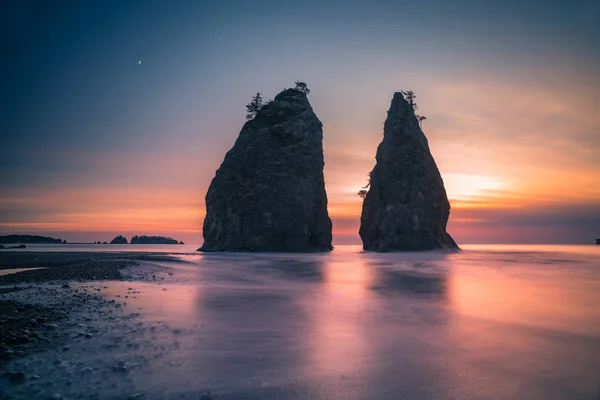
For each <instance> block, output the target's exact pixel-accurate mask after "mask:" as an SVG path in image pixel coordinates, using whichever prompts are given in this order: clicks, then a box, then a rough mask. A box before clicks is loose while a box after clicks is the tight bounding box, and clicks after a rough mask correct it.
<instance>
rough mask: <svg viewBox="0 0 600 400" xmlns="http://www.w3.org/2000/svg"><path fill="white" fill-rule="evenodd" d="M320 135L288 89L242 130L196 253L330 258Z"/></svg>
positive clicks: (213, 188) (302, 102) (305, 105)
mask: <svg viewBox="0 0 600 400" xmlns="http://www.w3.org/2000/svg"><path fill="white" fill-rule="evenodd" d="M323 166H324V161H323V129H322V124H321V121H319V119H318V118H317V116H316V115H315V113H314V112H313V110H312V107H311V106H310V103H309V102H308V98H307V97H306V94H304V93H303V92H301V91H298V90H295V89H286V90H284V91H283V92H281V93H279V94H278V95H277V96H276V97H275V100H273V101H272V102H270V103H267V104H266V105H265V106H264V107H263V108H262V109H260V111H259V112H258V113H257V114H256V116H255V117H254V119H252V120H250V121H248V122H246V124H245V125H244V127H243V128H242V131H241V132H240V135H239V137H238V139H237V141H236V142H235V145H234V146H233V148H232V149H231V150H229V152H227V154H226V155H225V160H224V161H223V163H222V164H221V167H220V168H219V169H218V170H217V173H216V176H215V177H214V179H213V180H212V182H211V184H210V187H209V188H208V192H207V193H206V218H205V220H204V227H203V236H204V244H203V245H202V247H201V248H200V249H199V250H200V251H282V252H314V251H329V250H332V249H333V247H332V246H331V220H330V219H329V215H328V213H327V194H326V193H325V180H324V177H323Z"/></svg>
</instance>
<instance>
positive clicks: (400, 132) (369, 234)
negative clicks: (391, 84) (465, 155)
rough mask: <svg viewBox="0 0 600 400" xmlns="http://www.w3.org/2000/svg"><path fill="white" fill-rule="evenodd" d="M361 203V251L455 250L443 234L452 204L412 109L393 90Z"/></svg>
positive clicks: (454, 246) (400, 94)
mask: <svg viewBox="0 0 600 400" xmlns="http://www.w3.org/2000/svg"><path fill="white" fill-rule="evenodd" d="M376 160H377V162H376V164H375V168H373V171H371V175H370V189H369V192H368V193H367V194H366V197H365V200H364V202H363V208H362V214H361V217H360V231H359V233H360V237H361V239H362V241H363V248H364V249H365V250H374V251H382V252H383V251H414V250H431V249H439V248H442V249H458V246H457V245H456V243H455V242H454V240H453V239H452V237H450V235H449V234H448V233H447V232H446V224H447V222H448V217H449V215H450V203H449V202H448V197H447V196H446V190H445V189H444V182H443V181H442V177H441V175H440V172H439V170H438V168H437V165H436V164H435V161H434V160H433V157H432V155H431V152H430V151H429V145H428V143H427V138H426V137H425V135H424V134H423V132H422V131H421V128H420V127H419V123H418V121H417V118H416V116H415V113H414V110H413V107H412V106H411V104H409V103H408V101H406V100H405V99H404V96H403V95H402V93H395V94H394V98H393V99H392V104H391V106H390V110H389V111H388V117H387V119H386V121H385V125H384V129H383V141H382V142H381V143H380V144H379V147H378V148H377V156H376Z"/></svg>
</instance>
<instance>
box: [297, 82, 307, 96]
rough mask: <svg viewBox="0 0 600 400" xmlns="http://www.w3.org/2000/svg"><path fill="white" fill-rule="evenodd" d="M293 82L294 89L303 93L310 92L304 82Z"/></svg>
mask: <svg viewBox="0 0 600 400" xmlns="http://www.w3.org/2000/svg"><path fill="white" fill-rule="evenodd" d="M295 83H296V86H294V90H297V91H299V92H302V93H304V94H309V93H310V89H309V88H308V86H306V82H300V81H296V82H295Z"/></svg>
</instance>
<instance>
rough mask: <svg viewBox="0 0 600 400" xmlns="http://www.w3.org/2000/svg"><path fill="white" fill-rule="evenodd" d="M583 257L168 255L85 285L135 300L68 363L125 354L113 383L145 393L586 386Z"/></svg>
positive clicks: (594, 303)
mask: <svg viewBox="0 0 600 400" xmlns="http://www.w3.org/2000/svg"><path fill="white" fill-rule="evenodd" d="M599 256H600V246H598V247H593V246H559V247H554V246H513V247H511V246H502V247H486V246H466V247H465V249H464V251H462V252H459V253H449V254H448V253H441V252H440V253H438V252H425V253H387V254H377V253H363V252H361V251H360V248H359V247H353V246H340V247H338V248H337V249H336V251H334V252H332V253H330V254H249V253H230V254H224V253H220V254H198V253H196V254H188V255H181V256H180V257H181V259H182V260H184V261H186V263H163V265H164V266H168V267H170V268H171V269H170V271H171V273H172V274H173V275H168V276H167V277H166V279H164V280H162V278H161V277H159V275H158V274H157V275H156V281H155V282H141V281H138V282H136V281H130V282H102V283H101V286H99V288H98V289H95V290H98V293H99V294H100V295H102V296H104V298H107V299H113V300H116V301H122V300H123V299H124V297H125V296H127V305H126V306H125V311H126V312H128V313H136V317H135V318H134V319H131V320H128V321H129V322H128V321H126V320H123V321H122V322H119V323H118V324H117V325H115V326H114V327H110V333H111V334H114V335H118V336H119V337H127V338H128V340H129V343H128V344H127V346H125V344H124V342H121V345H120V346H116V347H115V348H114V350H112V347H111V346H112V345H110V343H104V342H102V341H103V340H105V341H106V340H108V339H104V338H105V337H109V336H101V335H98V338H96V335H95V338H94V340H89V341H87V342H85V347H81V349H80V350H78V349H79V347H77V346H76V345H73V346H71V347H72V349H71V351H70V352H69V354H68V357H72V359H74V360H77V362H78V363H79V364H77V365H78V367H77V368H80V369H81V368H82V365H84V364H85V363H86V362H87V363H88V364H90V365H93V366H98V365H101V362H100V361H99V360H105V359H117V357H120V358H122V359H123V360H125V361H124V362H127V363H129V362H130V360H132V361H131V362H132V363H133V364H132V365H133V367H132V368H131V370H130V372H129V373H128V374H127V384H128V385H130V386H128V390H129V393H128V394H131V393H135V392H140V393H144V394H146V396H147V398H149V399H154V398H190V399H192V398H195V399H197V398H198V393H201V392H203V391H207V390H210V391H211V392H213V393H217V394H219V396H220V397H219V398H222V399H267V400H271V399H273V400H274V399H303V400H309V399H310V400H315V399H340V400H341V399H343V400H350V399H357V400H358V399H361V400H363V399H440V400H441V399H444V400H445V399H540V400H541V399H590V400H591V399H594V400H596V399H598V396H599V393H600V391H599V390H600V257H599ZM132 279H134V278H132ZM100 287H101V289H100ZM137 313H139V316H137ZM139 324H143V325H144V326H143V327H141V326H140V325H139ZM94 346H96V347H94ZM92 354H93V357H92V356H91V355H92ZM57 356H58V357H62V360H64V358H65V357H66V356H65V355H64V354H63V355H61V354H57ZM86 357H88V358H87V359H86ZM94 357H95V358H94ZM47 358H48V360H49V361H48V363H50V361H51V360H52V357H47ZM40 359H42V358H40ZM45 359H46V358H43V360H45ZM86 360H87V361H86ZM135 360H143V361H139V362H137V361H135ZM38 362H39V361H38ZM44 362H45V361H44ZM135 362H137V364H135ZM82 363H83V364H82ZM50 368H54V367H53V366H51V367H50ZM54 371H55V372H53V373H55V374H60V373H61V372H59V371H57V370H56V368H54ZM102 371H104V370H103V369H102V368H99V369H98V370H97V372H96V373H97V374H100V375H99V376H95V377H94V379H97V381H98V382H100V383H94V384H95V385H105V389H103V390H105V391H103V392H102V393H103V395H101V396H100V398H114V396H115V393H121V391H122V389H119V388H120V386H119V385H120V384H121V382H123V379H124V378H123V376H122V375H120V374H118V373H113V372H110V370H109V369H107V370H106V372H102ZM90 376H91V375H90ZM82 379H83V378H82ZM86 379H87V378H86ZM90 379H91V378H90ZM57 381H58V379H57ZM94 382H95V381H94ZM92 383H93V382H92ZM111 388H112V389H111ZM64 390H68V389H64ZM110 390H113V392H111V391H110ZM121 394H123V393H121ZM102 396H105V397H102ZM125 397H126V396H125Z"/></svg>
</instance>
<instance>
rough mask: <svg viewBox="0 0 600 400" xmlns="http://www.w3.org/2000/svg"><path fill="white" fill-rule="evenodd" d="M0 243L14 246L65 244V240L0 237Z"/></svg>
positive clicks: (47, 237)
mask: <svg viewBox="0 0 600 400" xmlns="http://www.w3.org/2000/svg"><path fill="white" fill-rule="evenodd" d="M0 243H3V244H16V243H36V244H66V243H67V241H66V240H62V239H55V238H53V237H49V236H38V235H4V236H0Z"/></svg>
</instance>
